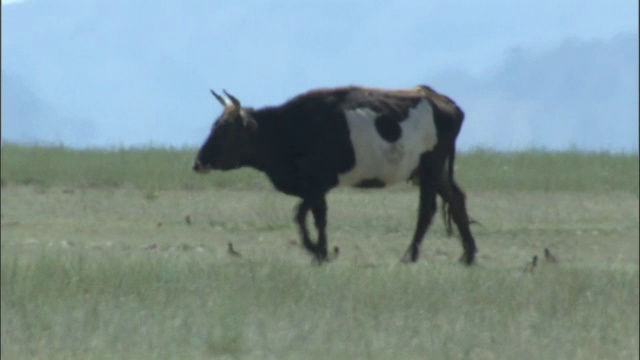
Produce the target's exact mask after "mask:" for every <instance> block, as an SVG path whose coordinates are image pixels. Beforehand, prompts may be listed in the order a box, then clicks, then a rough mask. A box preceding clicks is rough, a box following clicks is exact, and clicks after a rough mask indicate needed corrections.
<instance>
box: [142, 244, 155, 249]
mask: <svg viewBox="0 0 640 360" xmlns="http://www.w3.org/2000/svg"><path fill="white" fill-rule="evenodd" d="M157 248H158V245H156V244H151V245H147V246H143V247H142V250H155V249H157Z"/></svg>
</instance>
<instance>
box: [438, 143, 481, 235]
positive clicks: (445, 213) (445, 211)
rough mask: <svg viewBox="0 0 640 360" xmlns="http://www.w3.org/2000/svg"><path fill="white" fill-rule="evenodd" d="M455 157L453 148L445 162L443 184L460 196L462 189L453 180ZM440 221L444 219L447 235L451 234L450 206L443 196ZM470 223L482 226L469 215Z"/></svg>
mask: <svg viewBox="0 0 640 360" xmlns="http://www.w3.org/2000/svg"><path fill="white" fill-rule="evenodd" d="M455 158H456V151H455V148H454V150H453V151H452V152H451V155H450V156H449V158H448V163H447V164H446V165H447V167H446V170H445V174H444V177H443V181H444V182H445V184H443V185H444V186H447V187H448V188H449V190H450V191H457V192H459V193H460V194H462V196H464V193H463V192H462V190H460V188H459V187H458V185H457V184H456V183H455V181H454V180H453V169H454V168H455V164H454V162H455ZM442 221H444V226H445V228H446V229H447V236H451V235H453V226H452V224H451V223H452V219H451V208H450V204H449V202H448V201H447V199H445V198H444V197H442ZM471 224H478V225H480V226H482V224H480V223H479V222H478V221H477V220H474V219H472V218H471V217H469V225H471Z"/></svg>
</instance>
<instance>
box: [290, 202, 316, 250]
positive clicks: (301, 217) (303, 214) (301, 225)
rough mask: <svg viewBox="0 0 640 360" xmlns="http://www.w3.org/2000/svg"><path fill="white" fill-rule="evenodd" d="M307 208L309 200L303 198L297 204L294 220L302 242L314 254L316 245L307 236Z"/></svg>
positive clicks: (308, 207) (308, 208)
mask: <svg viewBox="0 0 640 360" xmlns="http://www.w3.org/2000/svg"><path fill="white" fill-rule="evenodd" d="M309 210H310V206H309V202H308V201H306V200H304V199H303V200H302V201H301V202H300V204H298V209H297V210H296V215H295V217H294V220H295V222H296V224H297V225H298V230H299V231H300V237H302V244H303V245H304V247H305V248H306V249H307V250H308V251H309V252H311V253H312V254H314V255H315V254H316V251H317V250H316V248H317V246H316V245H315V244H314V243H312V242H311V238H310V237H309V229H307V212H309Z"/></svg>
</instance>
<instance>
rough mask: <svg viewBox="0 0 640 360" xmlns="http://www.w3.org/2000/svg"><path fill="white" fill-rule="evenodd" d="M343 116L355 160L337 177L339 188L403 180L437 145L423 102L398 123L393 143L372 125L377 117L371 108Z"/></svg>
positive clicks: (389, 183) (424, 102) (433, 126)
mask: <svg viewBox="0 0 640 360" xmlns="http://www.w3.org/2000/svg"><path fill="white" fill-rule="evenodd" d="M345 115H346V118H347V123H348V126H349V131H350V136H351V144H352V146H353V150H354V153H355V160H356V161H355V165H354V167H353V168H352V169H350V170H349V171H347V172H344V173H342V174H339V175H338V184H339V185H340V186H360V185H362V184H372V183H373V184H378V185H392V184H395V183H397V182H400V181H405V180H407V179H408V178H409V177H410V176H411V173H412V172H413V171H414V170H415V169H416V168H417V167H418V163H419V161H420V156H421V155H422V154H423V153H425V152H427V151H429V150H431V149H433V147H434V146H435V145H436V143H437V132H436V127H435V123H434V120H433V111H432V109H431V106H430V104H429V102H427V101H426V100H424V101H423V102H421V103H419V104H418V105H417V106H416V107H415V108H413V109H411V110H410V111H409V114H408V116H407V118H406V119H404V120H403V121H402V122H400V128H401V134H400V138H399V139H398V140H397V141H394V142H389V141H387V140H385V139H383V138H382V137H381V136H380V134H379V133H378V131H377V129H376V127H375V124H374V120H375V118H376V117H377V114H376V113H375V112H374V111H372V110H371V109H368V108H360V109H354V110H349V111H347V112H346V113H345Z"/></svg>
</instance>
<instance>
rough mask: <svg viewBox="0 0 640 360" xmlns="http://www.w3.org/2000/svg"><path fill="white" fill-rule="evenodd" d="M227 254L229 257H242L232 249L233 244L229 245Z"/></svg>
mask: <svg viewBox="0 0 640 360" xmlns="http://www.w3.org/2000/svg"><path fill="white" fill-rule="evenodd" d="M228 252H229V255H231V256H235V257H241V256H242V255H240V253H239V252H237V251H236V250H235V249H234V248H233V244H231V243H229V248H228Z"/></svg>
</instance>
